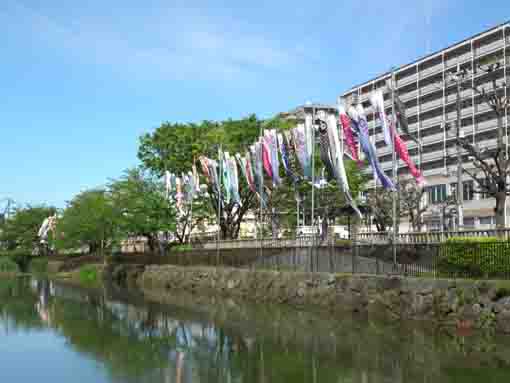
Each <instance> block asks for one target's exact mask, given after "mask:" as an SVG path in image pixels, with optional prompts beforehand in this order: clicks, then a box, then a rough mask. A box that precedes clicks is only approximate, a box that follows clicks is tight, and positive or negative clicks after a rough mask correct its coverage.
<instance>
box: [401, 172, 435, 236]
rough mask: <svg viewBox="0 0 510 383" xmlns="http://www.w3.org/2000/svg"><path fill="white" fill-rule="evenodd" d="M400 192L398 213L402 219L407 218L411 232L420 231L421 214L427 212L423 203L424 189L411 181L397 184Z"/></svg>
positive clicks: (421, 224) (421, 223)
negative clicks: (399, 212)
mask: <svg viewBox="0 0 510 383" xmlns="http://www.w3.org/2000/svg"><path fill="white" fill-rule="evenodd" d="M399 188H400V189H399V190H400V211H401V214H402V216H403V217H406V216H407V217H408V218H409V223H410V225H411V228H412V230H413V231H421V229H422V226H423V213H425V212H426V211H427V208H428V206H427V204H426V203H425V201H424V198H423V197H424V196H425V193H426V189H425V188H423V187H419V186H418V185H416V182H414V180H412V179H406V180H402V181H400V182H399Z"/></svg>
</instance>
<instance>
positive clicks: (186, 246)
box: [172, 243, 193, 252]
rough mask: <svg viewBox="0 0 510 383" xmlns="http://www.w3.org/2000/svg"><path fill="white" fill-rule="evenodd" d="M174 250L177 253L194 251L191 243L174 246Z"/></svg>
mask: <svg viewBox="0 0 510 383" xmlns="http://www.w3.org/2000/svg"><path fill="white" fill-rule="evenodd" d="M172 250H173V251H175V252H181V251H191V250H193V247H192V246H191V245H190V244H189V243H185V244H181V245H176V246H174V247H173V248H172Z"/></svg>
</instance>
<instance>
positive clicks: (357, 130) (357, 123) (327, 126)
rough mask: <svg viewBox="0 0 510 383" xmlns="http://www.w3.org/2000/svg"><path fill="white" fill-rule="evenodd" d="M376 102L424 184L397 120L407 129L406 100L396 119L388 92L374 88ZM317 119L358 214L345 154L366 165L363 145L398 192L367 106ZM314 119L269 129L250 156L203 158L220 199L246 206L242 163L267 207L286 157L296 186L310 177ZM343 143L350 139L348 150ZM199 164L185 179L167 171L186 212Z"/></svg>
mask: <svg viewBox="0 0 510 383" xmlns="http://www.w3.org/2000/svg"><path fill="white" fill-rule="evenodd" d="M370 102H371V104H372V105H373V107H374V111H375V113H377V116H378V118H379V119H380V121H381V124H382V129H383V134H384V140H385V142H386V144H387V145H389V146H390V147H391V148H392V150H394V152H395V153H396V154H397V155H398V156H399V158H400V159H402V160H403V161H404V162H405V163H406V165H407V166H408V168H409V170H410V172H411V174H412V175H413V176H414V178H415V179H416V182H417V184H418V185H419V186H423V185H424V184H425V179H424V177H423V175H422V174H421V172H420V171H419V170H418V169H417V168H416V166H415V164H414V163H413V161H412V160H411V158H410V156H409V152H408V149H407V146H406V143H405V141H403V140H402V139H401V137H400V136H399V134H398V132H397V123H399V124H400V125H401V127H402V129H404V130H405V129H406V128H407V126H406V121H405V109H404V107H405V106H404V104H402V103H400V104H398V105H395V108H396V109H397V110H396V112H397V121H393V120H392V119H388V116H386V112H385V107H384V98H383V93H382V91H380V90H379V91H376V92H374V93H373V94H372V95H371V96H370ZM317 120H318V132H319V144H320V147H319V149H320V152H319V154H320V157H321V160H322V162H323V163H324V166H325V170H327V173H328V176H329V178H330V179H331V178H333V179H335V180H336V182H337V184H338V187H339V188H340V189H341V190H342V192H343V193H344V195H345V199H346V201H347V202H348V203H349V204H350V206H352V208H353V209H354V211H355V212H356V214H358V215H359V216H361V212H360V210H359V208H358V206H357V205H356V202H355V200H354V198H353V197H352V195H351V191H350V188H349V182H348V179H347V172H346V168H345V163H344V154H346V152H347V151H349V152H350V154H351V156H352V158H353V159H354V160H355V161H356V162H357V163H358V164H361V163H362V161H361V159H360V157H359V150H358V146H361V149H362V150H363V153H364V155H365V157H366V158H367V160H368V161H369V163H370V166H371V168H372V170H373V172H374V175H375V177H376V178H377V179H378V180H379V182H381V184H382V186H383V187H384V188H385V189H389V190H395V185H394V184H393V182H392V180H391V179H390V178H389V177H388V176H387V175H386V174H385V173H384V171H383V169H382V167H381V164H380V162H379V159H378V157H377V153H376V149H375V147H374V145H373V144H372V143H371V142H370V137H369V131H368V123H367V119H366V117H365V112H364V110H363V106H362V105H361V104H358V105H356V106H350V107H349V108H348V109H347V110H346V106H345V105H344V104H343V103H341V102H339V104H338V118H337V117H336V116H335V114H332V113H326V112H324V111H319V112H318V113H317ZM314 123H315V121H313V117H312V115H311V114H309V113H307V114H306V115H305V121H304V123H300V124H298V125H297V126H296V127H295V128H293V129H291V130H287V131H283V132H280V133H278V132H277V131H276V130H275V129H267V130H265V131H264V134H263V135H262V136H261V137H259V139H258V140H257V141H256V142H255V143H253V144H252V145H251V146H249V148H248V149H247V150H246V151H245V152H244V155H241V154H239V153H236V154H235V155H230V154H229V153H228V152H222V151H221V150H220V151H219V152H218V160H217V161H215V160H212V159H210V158H208V157H206V156H200V157H198V162H199V163H200V168H201V170H202V173H203V176H204V179H205V181H206V183H207V185H208V187H209V188H210V190H211V191H212V192H214V193H216V194H217V196H218V199H219V203H221V204H230V203H233V204H235V205H237V206H238V207H239V206H240V205H241V196H240V177H239V169H238V166H239V167H240V169H241V174H242V178H243V179H244V181H245V182H246V185H248V188H249V189H250V191H251V192H252V193H254V194H255V195H256V197H257V198H258V199H259V200H260V203H261V205H262V206H267V201H268V197H270V196H271V193H272V189H271V188H270V187H269V186H266V185H269V184H268V183H267V184H265V183H264V177H265V175H267V177H268V178H269V179H270V180H271V183H272V187H273V188H276V187H278V186H279V185H281V184H282V183H283V179H282V177H281V176H280V160H281V164H282V165H283V169H284V171H285V176H286V177H288V179H290V180H291V181H292V182H293V183H294V184H296V183H297V182H298V181H300V180H302V179H305V180H308V181H310V180H311V175H312V168H311V162H312V161H311V160H312V149H313V145H314V144H315V142H314V135H315V132H314V126H313V124H314ZM342 140H343V142H342ZM358 140H359V143H358V142H357V141H358ZM343 143H345V149H344V145H343ZM197 166H198V164H196V161H194V163H193V165H192V168H191V171H189V172H188V173H182V174H181V176H180V177H176V176H175V174H173V173H171V172H169V171H165V173H164V177H165V179H164V182H165V189H166V195H167V198H171V199H172V200H173V201H175V204H176V207H177V209H178V210H179V212H181V213H182V212H183V204H184V202H190V201H192V200H193V197H194V195H195V194H196V193H199V192H200V178H199V175H198V171H197ZM264 173H265V174H264ZM266 180H267V178H266ZM266 182H267V181H266Z"/></svg>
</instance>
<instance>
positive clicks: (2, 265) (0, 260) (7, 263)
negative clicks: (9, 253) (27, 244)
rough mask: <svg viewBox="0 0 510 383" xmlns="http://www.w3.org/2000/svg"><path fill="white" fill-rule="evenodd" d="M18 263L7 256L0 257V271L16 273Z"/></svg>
mask: <svg viewBox="0 0 510 383" xmlns="http://www.w3.org/2000/svg"><path fill="white" fill-rule="evenodd" d="M17 272H19V267H18V265H17V264H16V263H15V262H14V261H13V260H12V259H10V258H9V257H0V273H17Z"/></svg>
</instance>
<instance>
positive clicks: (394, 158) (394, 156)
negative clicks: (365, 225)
mask: <svg viewBox="0 0 510 383" xmlns="http://www.w3.org/2000/svg"><path fill="white" fill-rule="evenodd" d="M391 113H392V119H393V121H394V122H395V121H396V113H395V71H394V70H392V71H391ZM383 123H384V122H383ZM395 134H396V129H391V143H392V145H391V156H392V158H391V161H392V169H393V184H394V185H395V189H394V190H393V193H392V203H393V241H392V242H393V266H394V267H395V270H396V267H397V246H396V245H397V242H396V241H397V193H398V190H399V188H398V186H397V172H398V169H397V151H396V150H395Z"/></svg>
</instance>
